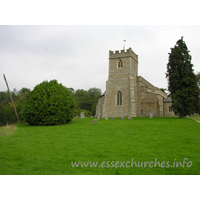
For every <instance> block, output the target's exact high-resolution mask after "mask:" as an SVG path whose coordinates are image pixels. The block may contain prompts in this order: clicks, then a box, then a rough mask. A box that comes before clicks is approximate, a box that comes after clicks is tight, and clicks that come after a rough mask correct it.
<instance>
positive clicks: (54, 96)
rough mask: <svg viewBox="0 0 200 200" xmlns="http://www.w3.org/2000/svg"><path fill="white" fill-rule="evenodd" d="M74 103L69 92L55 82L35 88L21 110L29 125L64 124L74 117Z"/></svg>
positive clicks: (45, 83)
mask: <svg viewBox="0 0 200 200" xmlns="http://www.w3.org/2000/svg"><path fill="white" fill-rule="evenodd" d="M74 107H75V101H74V98H73V97H72V95H71V92H70V91H69V90H68V89H67V88H66V87H64V86H63V85H62V84H58V82H57V81H56V80H52V81H49V82H48V81H44V82H42V83H40V84H39V85H37V86H35V88H34V90H33V91H32V92H31V93H30V98H29V99H28V100H27V101H26V103H25V105H24V108H23V116H24V118H25V119H26V121H27V122H28V123H29V124H31V125H58V124H66V123H68V122H70V121H71V120H72V118H73V117H74Z"/></svg>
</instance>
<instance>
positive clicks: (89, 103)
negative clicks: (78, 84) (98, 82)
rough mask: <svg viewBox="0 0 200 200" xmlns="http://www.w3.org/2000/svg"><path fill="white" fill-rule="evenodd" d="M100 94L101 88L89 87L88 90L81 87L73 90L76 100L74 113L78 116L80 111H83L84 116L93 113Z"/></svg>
mask: <svg viewBox="0 0 200 200" xmlns="http://www.w3.org/2000/svg"><path fill="white" fill-rule="evenodd" d="M73 91H74V90H73ZM100 95H101V89H99V88H90V89H89V90H88V91H86V90H83V89H78V90H76V92H74V98H75V101H76V110H75V114H76V115H78V116H79V115H80V112H81V111H84V113H85V115H86V116H89V115H90V116H91V115H95V113H96V105H97V103H98V98H99V96H100Z"/></svg>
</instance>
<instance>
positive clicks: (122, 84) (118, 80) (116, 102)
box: [96, 48, 173, 118]
mask: <svg viewBox="0 0 200 200" xmlns="http://www.w3.org/2000/svg"><path fill="white" fill-rule="evenodd" d="M166 99H167V95H166V94H165V93H164V92H162V91H161V90H160V89H158V88H156V87H154V86H153V85H152V84H150V83H149V82H148V81H146V80H145V79H144V78H142V77H141V76H138V55H136V54H135V53H134V52H133V51H132V49H131V48H129V49H127V51H124V50H121V52H119V51H115V52H113V51H109V76H108V80H107V82H106V92H105V93H104V95H102V96H100V97H99V101H98V104H97V108H96V114H97V115H98V116H99V117H104V118H109V117H128V116H130V117H137V116H148V114H149V112H150V111H151V112H153V113H154V115H156V116H163V115H173V112H171V110H170V106H171V101H170V100H169V99H167V101H166ZM164 102H166V104H165V106H167V107H166V108H165V109H164ZM168 107H169V108H168ZM168 110H169V111H168ZM164 111H165V112H166V114H164Z"/></svg>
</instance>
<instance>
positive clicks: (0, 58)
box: [0, 25, 200, 92]
mask: <svg viewBox="0 0 200 200" xmlns="http://www.w3.org/2000/svg"><path fill="white" fill-rule="evenodd" d="M181 36H183V37H184V41H185V42H186V44H187V46H188V49H189V50H190V54H191V55H192V64H193V65H194V71H195V73H196V72H197V71H200V56H199V52H200V39H199V37H200V26H191V25H190V26H186V25H185V26H153V25H148V26H143V25H142V26H137V25H129V26H125V25H124V26H120V25H119V26H114V25H113V26H110V25H105V26H100V25H96V26H95V25H90V26H89V25H80V26H79V25H73V26H72V25H65V26H59V25H57V26H3V25H1V26H0V44H1V45H0V74H1V76H0V91H6V90H7V88H6V84H5V82H4V79H3V74H5V75H6V78H7V81H8V83H9V86H10V89H11V90H13V89H14V88H16V89H17V90H20V89H21V88H22V87H26V88H30V89H31V90H32V89H33V88H34V87H35V86H36V85H37V84H39V83H41V82H42V81H44V80H52V79H56V80H58V82H59V83H62V84H63V85H65V86H66V87H72V88H74V89H75V90H77V89H84V90H88V89H89V88H92V87H96V88H100V89H101V90H102V92H104V91H105V90H106V81H107V79H108V64H109V62H108V56H109V50H113V51H115V50H121V49H123V40H126V43H125V48H126V49H128V48H129V47H131V48H132V50H133V51H134V52H135V53H136V54H137V55H138V57H139V65H138V73H139V75H140V76H142V77H144V78H145V79H146V80H147V81H149V82H150V83H152V84H153V85H154V86H156V87H159V88H167V80H166V78H165V72H166V65H167V62H168V53H169V52H170V48H171V47H174V45H175V44H176V41H177V40H178V39H180V38H181Z"/></svg>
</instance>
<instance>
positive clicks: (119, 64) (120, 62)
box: [118, 60, 123, 68]
mask: <svg viewBox="0 0 200 200" xmlns="http://www.w3.org/2000/svg"><path fill="white" fill-rule="evenodd" d="M122 67H123V62H122V61H121V60H120V61H119V62H118V68H122Z"/></svg>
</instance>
